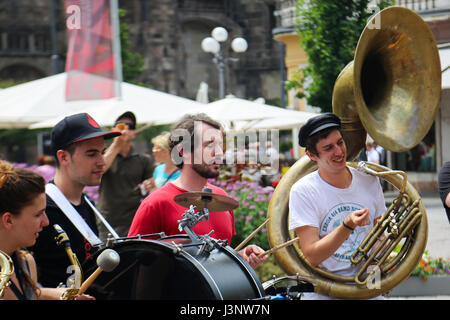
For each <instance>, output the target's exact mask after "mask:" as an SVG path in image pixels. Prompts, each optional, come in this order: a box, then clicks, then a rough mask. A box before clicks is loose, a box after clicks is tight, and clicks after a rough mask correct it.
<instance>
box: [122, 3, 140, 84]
mask: <svg viewBox="0 0 450 320" xmlns="http://www.w3.org/2000/svg"><path fill="white" fill-rule="evenodd" d="M126 13H127V11H126V10H124V9H119V19H120V20H121V21H120V48H121V56H122V76H123V81H125V82H131V83H133V82H136V78H137V77H138V76H139V75H140V74H141V73H142V72H143V71H144V70H145V66H144V60H143V59H142V57H141V55H140V54H139V53H138V52H132V51H130V40H129V32H128V24H126V23H125V22H123V21H122V19H123V18H125V16H126ZM136 84H140V83H136Z"/></svg>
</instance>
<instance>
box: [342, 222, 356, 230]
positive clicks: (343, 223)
mask: <svg viewBox="0 0 450 320" xmlns="http://www.w3.org/2000/svg"><path fill="white" fill-rule="evenodd" d="M342 225H343V226H344V227H346V228H347V229H348V230H351V231H353V230H355V229H354V228H351V227H350V226H348V225H346V224H345V222H344V221H342Z"/></svg>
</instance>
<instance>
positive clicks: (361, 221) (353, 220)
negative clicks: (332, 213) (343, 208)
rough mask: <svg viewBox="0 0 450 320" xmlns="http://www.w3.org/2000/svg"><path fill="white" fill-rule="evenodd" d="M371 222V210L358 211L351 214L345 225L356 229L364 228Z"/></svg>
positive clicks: (345, 220)
mask: <svg viewBox="0 0 450 320" xmlns="http://www.w3.org/2000/svg"><path fill="white" fill-rule="evenodd" d="M369 222H370V215H369V209H367V208H364V209H362V210H356V211H353V212H352V213H350V214H349V215H348V216H347V217H346V218H345V219H344V223H345V224H346V225H347V226H349V227H350V228H352V229H355V228H356V227H363V226H366V225H368V224H369Z"/></svg>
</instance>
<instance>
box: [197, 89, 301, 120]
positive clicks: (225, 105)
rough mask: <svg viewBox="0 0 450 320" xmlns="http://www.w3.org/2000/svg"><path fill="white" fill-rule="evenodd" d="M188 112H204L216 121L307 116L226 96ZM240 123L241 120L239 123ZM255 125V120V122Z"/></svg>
mask: <svg viewBox="0 0 450 320" xmlns="http://www.w3.org/2000/svg"><path fill="white" fill-rule="evenodd" d="M190 112H204V113H206V114H207V115H209V116H210V117H211V118H213V119H214V120H217V121H222V122H225V121H232V122H234V124H237V123H238V122H237V121H250V120H264V119H273V118H279V119H286V120H287V119H290V118H295V119H297V118H298V119H305V118H307V117H308V116H307V115H306V113H304V112H302V111H296V110H291V109H285V108H279V107H276V106H272V105H268V104H262V103H258V102H254V101H250V100H245V99H241V98H236V97H234V96H227V97H226V98H224V99H221V100H217V101H214V102H211V103H208V104H207V105H203V106H200V107H198V108H194V109H192V110H190ZM240 124H242V122H241V123H240ZM255 125H256V122H255Z"/></svg>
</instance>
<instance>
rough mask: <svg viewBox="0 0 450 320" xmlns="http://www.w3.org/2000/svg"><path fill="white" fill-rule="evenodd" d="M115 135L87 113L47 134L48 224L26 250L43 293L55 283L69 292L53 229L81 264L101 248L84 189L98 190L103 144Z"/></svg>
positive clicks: (67, 263) (67, 264) (66, 266)
mask: <svg viewBox="0 0 450 320" xmlns="http://www.w3.org/2000/svg"><path fill="white" fill-rule="evenodd" d="M119 135H120V133H119V132H105V131H103V130H102V129H101V128H100V126H99V125H98V123H97V122H96V121H95V120H94V119H93V118H92V117H91V116H90V115H89V114H87V113H79V114H75V115H71V116H68V117H65V118H64V119H63V120H61V121H60V122H58V123H57V124H56V125H55V127H54V128H53V130H52V132H51V146H52V149H53V153H54V156H55V159H56V173H55V177H54V179H53V180H52V181H50V183H48V184H47V185H46V194H47V209H46V213H47V216H48V219H49V221H50V223H49V225H48V226H47V227H44V229H43V230H42V232H41V233H40V234H39V237H38V238H37V241H36V244H35V245H34V246H33V247H32V248H30V250H31V251H32V252H33V254H34V258H35V260H36V264H37V267H38V279H39V282H40V283H41V284H42V285H43V286H44V287H56V286H57V285H59V284H60V283H62V284H64V285H67V286H69V285H70V282H68V281H67V280H68V278H69V277H70V276H73V273H74V270H73V267H71V265H72V262H71V260H70V259H69V257H68V256H67V254H66V251H65V248H64V246H59V245H57V244H56V241H55V236H56V235H57V233H56V231H55V230H54V227H53V225H54V224H58V225H59V226H60V227H61V228H62V229H63V230H64V231H65V232H66V234H67V236H68V238H69V240H70V246H71V249H72V251H73V253H74V254H75V255H76V256H77V258H78V260H79V262H80V263H81V264H82V263H83V262H84V261H86V260H87V259H89V258H90V257H91V256H92V254H93V253H94V251H95V250H96V248H95V246H96V245H99V244H101V241H100V239H99V238H98V230H97V225H96V215H95V213H94V211H93V210H94V208H93V202H92V201H90V200H89V199H88V198H87V196H86V194H85V193H83V189H84V188H85V187H86V186H97V185H99V184H100V181H101V178H102V175H103V172H104V168H105V159H104V156H103V154H104V152H105V149H106V148H105V139H110V138H113V137H116V136H119Z"/></svg>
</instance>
